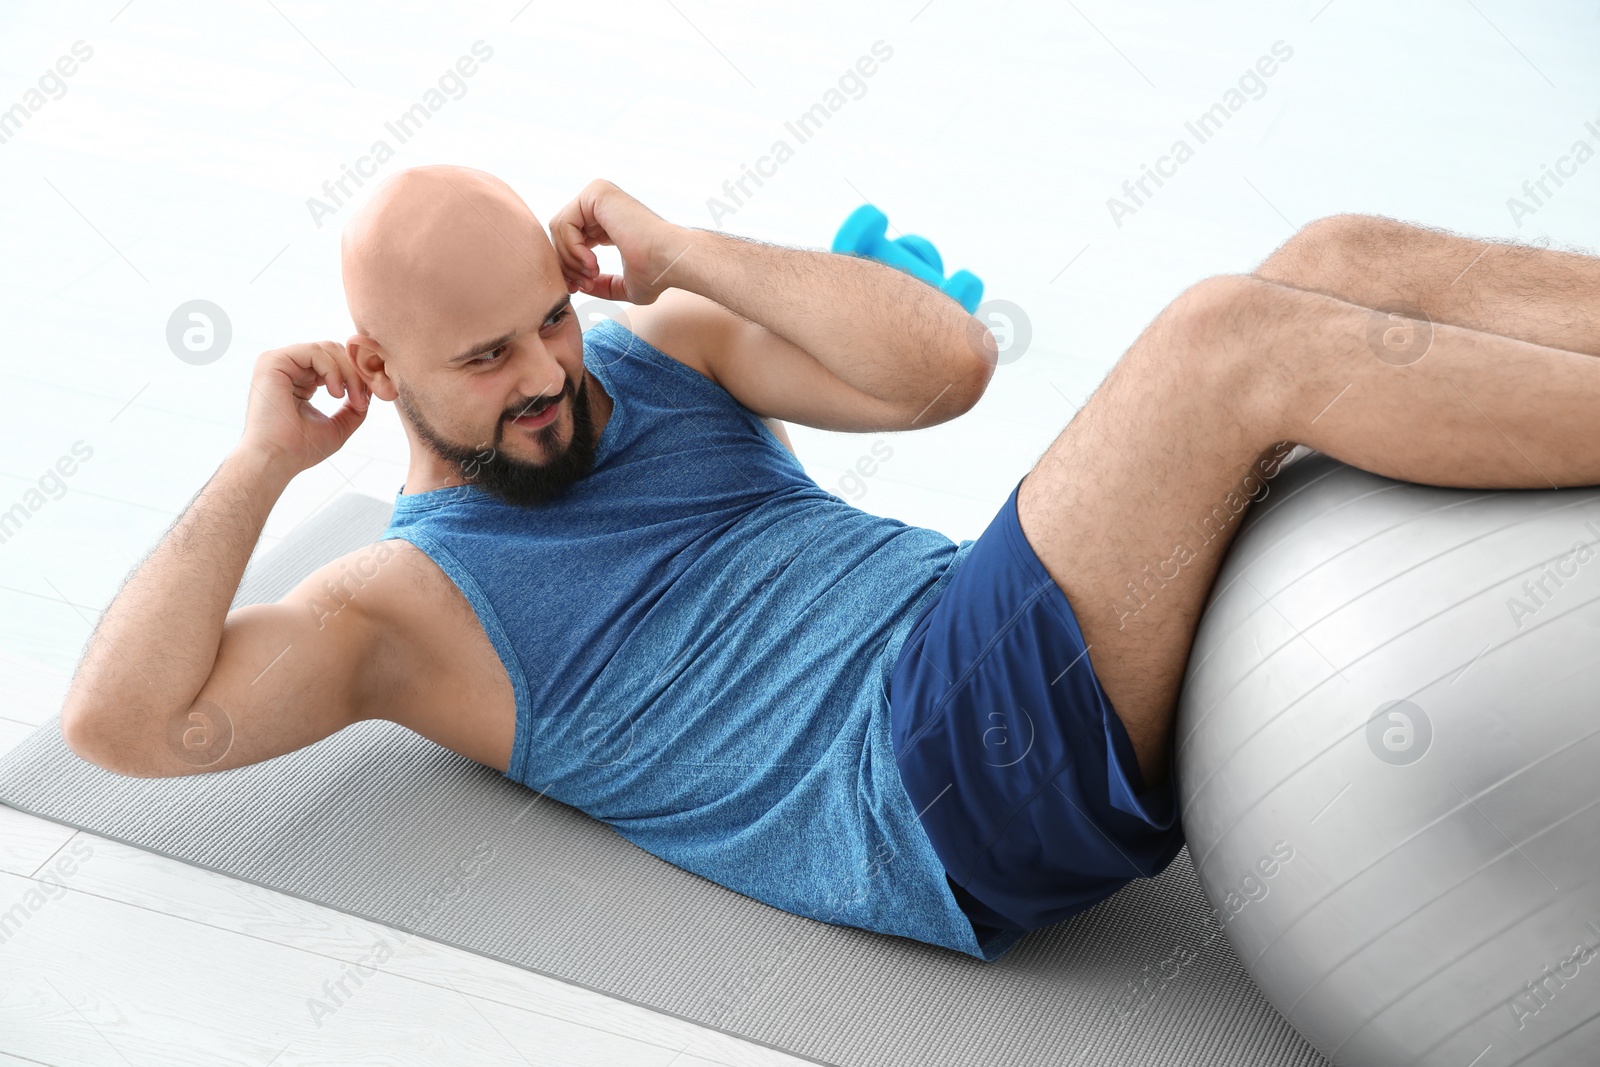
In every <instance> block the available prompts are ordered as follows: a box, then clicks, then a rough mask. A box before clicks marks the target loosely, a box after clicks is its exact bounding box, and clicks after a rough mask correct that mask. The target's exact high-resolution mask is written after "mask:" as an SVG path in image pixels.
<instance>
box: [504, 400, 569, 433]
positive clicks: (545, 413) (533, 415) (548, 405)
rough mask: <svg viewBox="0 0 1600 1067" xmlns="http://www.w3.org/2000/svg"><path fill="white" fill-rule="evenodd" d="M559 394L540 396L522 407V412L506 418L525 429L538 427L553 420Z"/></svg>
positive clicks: (558, 403)
mask: <svg viewBox="0 0 1600 1067" xmlns="http://www.w3.org/2000/svg"><path fill="white" fill-rule="evenodd" d="M560 402H561V394H560V393H557V394H556V395H555V396H547V397H541V398H540V399H538V400H536V401H534V402H533V403H532V404H529V405H528V406H527V407H525V408H523V409H522V414H520V415H517V416H514V417H513V418H511V419H510V420H508V421H509V422H510V423H511V424H512V425H513V426H521V427H524V428H526V429H535V430H536V429H538V428H539V427H541V426H546V425H549V424H550V423H551V422H554V421H555V417H556V411H557V408H558V407H559V406H560Z"/></svg>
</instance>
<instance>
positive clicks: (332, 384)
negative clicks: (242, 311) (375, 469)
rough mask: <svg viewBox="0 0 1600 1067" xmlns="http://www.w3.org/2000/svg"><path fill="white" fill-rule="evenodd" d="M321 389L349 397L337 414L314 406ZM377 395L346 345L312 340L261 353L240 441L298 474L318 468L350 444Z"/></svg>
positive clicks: (337, 395) (251, 386) (252, 377)
mask: <svg viewBox="0 0 1600 1067" xmlns="http://www.w3.org/2000/svg"><path fill="white" fill-rule="evenodd" d="M318 387H326V388H327V390H328V393H329V395H331V396H336V397H341V396H342V397H344V398H345V402H344V406H343V407H341V408H340V409H339V410H338V412H337V413H335V414H334V415H333V416H332V417H331V418H330V417H329V416H327V415H324V414H323V413H322V412H320V411H318V410H317V409H316V408H315V407H314V406H312V404H311V397H312V396H313V395H314V394H315V393H316V391H317V389H318ZM371 399H372V397H371V394H370V393H368V391H367V387H366V384H365V383H364V382H362V380H361V376H360V375H359V374H357V373H356V369H355V364H354V363H353V362H352V361H351V359H350V355H349V353H348V351H347V350H346V349H345V346H344V345H342V344H340V343H339V342H337V341H310V342H307V343H305V344H298V345H288V346H286V347H284V348H274V349H270V350H268V351H266V352H263V353H261V355H260V356H259V357H257V359H256V366H255V370H254V372H253V373H252V374H251V379H250V401H249V404H248V405H247V408H246V412H245V427H244V435H243V436H242V437H241V438H240V441H239V444H240V445H241V446H243V447H248V448H254V449H256V450H258V451H260V452H262V453H263V454H264V455H266V456H267V457H268V458H270V459H272V460H274V461H275V462H282V463H284V464H286V465H289V466H291V467H292V468H293V469H294V470H295V471H296V472H299V471H303V470H306V469H307V468H310V467H314V466H316V465H317V464H318V463H321V462H322V461H323V460H325V459H327V458H328V457H329V456H331V455H333V453H335V452H337V451H338V450H339V449H340V448H342V447H343V446H344V443H345V442H346V441H348V440H349V439H350V435H351V434H353V433H355V432H356V428H357V427H359V426H360V425H361V423H362V422H363V421H365V419H366V417H367V405H368V404H369V403H371Z"/></svg>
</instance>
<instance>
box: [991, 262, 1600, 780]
mask: <svg viewBox="0 0 1600 1067" xmlns="http://www.w3.org/2000/svg"><path fill="white" fill-rule="evenodd" d="M1372 318H1373V312H1372V310H1371V309H1369V308H1365V307H1361V306H1359V305H1356V304H1351V303H1349V302H1346V301H1343V300H1340V299H1338V298H1336V297H1332V296H1328V295H1325V294H1322V293H1318V292H1311V291H1307V290H1302V289H1296V288H1290V287H1286V286H1281V285H1277V284H1274V283H1271V282H1267V281H1264V280H1262V279H1260V278H1258V277H1255V276H1253V275H1223V276H1220V277H1217V278H1211V279H1207V280H1206V281H1203V282H1201V283H1200V284H1198V285H1196V286H1194V287H1193V288H1191V289H1190V290H1188V291H1186V292H1185V293H1184V294H1183V295H1182V296H1181V297H1180V298H1179V299H1178V300H1177V301H1174V303H1173V304H1172V305H1170V306H1169V307H1168V308H1166V309H1165V310H1164V311H1162V313H1161V314H1160V315H1158V316H1157V317H1156V319H1155V320H1154V321H1153V322H1152V323H1151V324H1150V325H1149V326H1148V327H1147V328H1146V329H1145V331H1144V332H1143V333H1142V334H1140V336H1139V337H1138V339H1137V340H1136V341H1135V342H1134V344H1133V346H1132V347H1131V348H1130V349H1129V350H1128V351H1127V353H1126V354H1125V355H1124V356H1123V357H1122V359H1121V360H1119V361H1118V363H1117V365H1116V366H1115V367H1113V368H1112V370H1111V373H1110V374H1108V375H1107V376H1106V378H1105V380H1104V381H1102V382H1101V384H1100V386H1099V387H1098V388H1097V389H1096V390H1095V392H1094V394H1093V395H1092V396H1091V397H1090V399H1089V400H1088V402H1087V403H1085V405H1084V406H1083V408H1082V410H1081V411H1080V412H1078V414H1077V415H1076V416H1075V417H1074V418H1073V419H1072V420H1071V421H1070V422H1069V423H1068V424H1067V427H1066V428H1065V429H1064V430H1063V431H1062V432H1061V434H1060V436H1058V437H1057V438H1056V440H1055V441H1054V443H1052V444H1051V446H1050V447H1049V449H1048V450H1046V452H1045V454H1044V455H1043V456H1042V457H1041V458H1040V460H1039V462H1038V463H1037V464H1036V465H1035V467H1034V468H1033V470H1031V471H1030V472H1029V473H1028V475H1027V476H1026V477H1025V478H1024V479H1023V481H1022V485H1021V488H1020V489H1019V491H1018V496H1017V508H1018V515H1019V518H1020V520H1021V524H1022V530H1023V534H1024V535H1025V536H1026V537H1027V539H1028V542H1029V544H1031V545H1032V546H1033V548H1034V551H1035V552H1036V553H1037V554H1038V556H1039V559H1040V560H1041V561H1042V562H1043V564H1044V566H1045V569H1046V570H1047V571H1048V572H1049V573H1050V576H1051V577H1052V578H1054V579H1055V581H1056V583H1057V584H1058V585H1059V586H1060V587H1061V588H1062V590H1063V591H1064V592H1065V593H1066V594H1067V597H1068V599H1069V600H1070V602H1071V603H1072V605H1073V608H1074V611H1075V613H1076V614H1077V617H1078V622H1079V625H1080V626H1081V627H1082V630H1083V633H1084V638H1085V640H1086V641H1087V642H1088V644H1089V646H1090V652H1089V656H1088V658H1089V660H1090V663H1091V665H1092V666H1093V668H1094V670H1095V672H1096V675H1097V676H1098V677H1099V678H1100V681H1101V684H1102V685H1103V686H1104V687H1105V690H1106V693H1107V695H1108V696H1109V697H1110V698H1111V702H1112V705H1113V707H1114V708H1115V710H1116V712H1117V714H1118V715H1119V716H1120V717H1121V719H1122V722H1123V724H1124V726H1125V727H1126V728H1127V731H1128V735H1129V738H1130V739H1131V740H1132V741H1133V744H1134V749H1135V751H1136V752H1137V753H1138V756H1139V766H1140V770H1141V772H1142V773H1143V775H1144V777H1145V780H1146V781H1147V782H1154V781H1158V780H1160V779H1161V778H1162V777H1163V776H1165V774H1166V772H1167V761H1168V759H1169V745H1170V739H1171V728H1172V717H1173V713H1174V711H1175V709H1176V706H1177V695H1178V688H1179V684H1180V683H1181V681H1182V677H1183V671H1184V667H1185V665H1186V663H1187V659H1188V653H1189V646H1190V644H1191V643H1192V642H1193V639H1194V631H1195V627H1196V625H1197V623H1198V621H1199V617H1200V612H1201V609H1202V608H1203V607H1204V605H1205V602H1206V598H1207V595H1208V594H1209V592H1210V589H1211V585H1212V583H1213V580H1214V579H1215V577H1216V571H1217V567H1218V564H1219V563H1220V561H1221V559H1222V556H1223V554H1224V552H1225V551H1226V549H1227V546H1228V545H1229V544H1230V543H1231V541H1232V539H1233V536H1234V534H1235V532H1236V531H1237V530H1238V528H1239V526H1240V524H1241V522H1242V520H1243V518H1244V515H1245V514H1246V513H1247V511H1248V505H1249V500H1250V498H1251V497H1252V496H1253V497H1257V498H1259V497H1260V496H1261V495H1262V493H1263V489H1262V486H1261V484H1260V483H1261V478H1262V476H1263V475H1264V474H1266V473H1269V472H1270V471H1271V470H1273V469H1275V462H1274V457H1275V456H1281V455H1282V454H1283V453H1284V451H1285V447H1286V445H1287V444H1288V443H1295V442H1298V443H1304V444H1307V445H1309V446H1310V447H1312V448H1315V449H1317V450H1318V451H1320V452H1324V453H1327V454H1328V455H1331V456H1333V457H1334V458H1335V459H1339V460H1341V461H1343V462H1346V463H1349V464H1351V465H1353V466H1357V467H1361V468H1363V469H1365V470H1370V471H1373V472H1375V473H1378V474H1383V475H1387V476H1389V477H1393V478H1401V479H1405V480H1409V481H1413V482H1421V483H1426V484H1432V485H1444V486H1475V487H1542V486H1550V485H1591V484H1600V360H1596V359H1594V358H1592V357H1591V356H1587V355H1582V354H1579V353H1576V352H1572V351H1568V350H1564V349H1559V348H1553V347H1549V346H1545V345H1540V344H1536V343H1533V342H1530V341H1524V340H1520V339H1517V338H1513V337H1505V336H1500V335H1498V334H1493V333H1485V332H1481V331H1478V330H1472V329H1468V328H1466V327H1461V326H1453V325H1446V324H1441V325H1437V326H1436V327H1434V329H1433V330H1432V336H1431V342H1430V345H1429V347H1428V348H1427V350H1426V351H1425V352H1424V353H1423V354H1422V355H1421V357H1420V358H1417V359H1415V360H1414V361H1413V362H1408V363H1404V364H1397V363H1396V362H1394V360H1393V357H1392V354H1391V353H1389V352H1388V351H1387V350H1385V349H1383V348H1382V347H1381V346H1376V345H1375V344H1374V342H1373V338H1372V334H1371V327H1372ZM1413 354H1414V353H1413Z"/></svg>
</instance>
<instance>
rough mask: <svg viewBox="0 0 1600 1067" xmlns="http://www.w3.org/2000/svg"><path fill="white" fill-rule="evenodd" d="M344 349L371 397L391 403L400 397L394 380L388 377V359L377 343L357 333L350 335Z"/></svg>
mask: <svg viewBox="0 0 1600 1067" xmlns="http://www.w3.org/2000/svg"><path fill="white" fill-rule="evenodd" d="M344 347H345V351H346V352H347V353H349V356H350V362H352V363H354V364H355V366H356V372H357V373H359V374H360V375H361V380H362V381H364V382H366V383H367V389H368V391H369V392H371V393H372V395H373V396H375V397H377V398H378V399H379V400H389V401H393V400H394V399H395V398H396V397H397V396H399V395H400V394H399V391H398V390H397V389H395V387H394V379H392V378H390V377H389V373H388V367H389V357H388V355H387V354H386V353H385V352H384V351H383V348H382V347H381V346H380V345H379V344H378V342H376V341H374V340H373V339H372V338H370V337H368V336H367V335H366V334H364V333H357V334H351V335H350V340H348V341H346V342H345V343H344Z"/></svg>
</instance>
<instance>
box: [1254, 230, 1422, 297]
mask: <svg viewBox="0 0 1600 1067" xmlns="http://www.w3.org/2000/svg"><path fill="white" fill-rule="evenodd" d="M1403 228H1404V224H1403V223H1400V222H1396V221H1395V220H1394V219H1389V218H1384V217H1383V216H1381V215H1358V214H1340V215H1327V216H1324V217H1323V218H1320V219H1315V220H1313V221H1311V222H1308V223H1306V224H1305V225H1304V226H1302V227H1300V229H1299V230H1297V231H1296V232H1295V233H1294V235H1293V236H1292V237H1290V238H1289V239H1288V240H1287V241H1285V242H1284V243H1283V244H1281V245H1279V246H1278V248H1277V250H1276V251H1274V252H1273V253H1272V255H1270V256H1268V257H1267V258H1266V259H1265V260H1263V261H1262V263H1261V266H1260V267H1258V268H1256V270H1255V272H1254V273H1255V274H1256V275H1257V276H1258V277H1261V278H1265V279H1267V280H1268V281H1273V282H1277V283H1278V284H1280V285H1292V286H1295V287H1296V288H1303V289H1316V288H1319V287H1320V286H1319V285H1318V279H1320V278H1324V277H1339V276H1341V275H1344V274H1348V273H1349V272H1351V271H1352V270H1356V269H1359V267H1360V265H1361V264H1362V263H1365V262H1370V261H1371V260H1372V259H1373V257H1374V254H1375V253H1377V252H1379V251H1381V250H1382V249H1384V248H1389V247H1392V246H1393V245H1394V243H1395V241H1396V240H1398V239H1399V236H1400V230H1402V229H1403Z"/></svg>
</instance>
